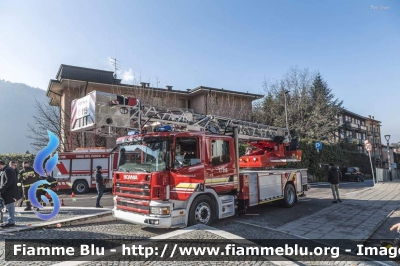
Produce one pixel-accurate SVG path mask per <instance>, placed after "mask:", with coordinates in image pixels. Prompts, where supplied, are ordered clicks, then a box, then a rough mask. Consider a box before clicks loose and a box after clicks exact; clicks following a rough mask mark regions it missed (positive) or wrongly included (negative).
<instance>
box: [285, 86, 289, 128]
mask: <svg viewBox="0 0 400 266" xmlns="http://www.w3.org/2000/svg"><path fill="white" fill-rule="evenodd" d="M289 92H290V91H285V93H284V96H285V115H286V130H288V131H289V125H288V121H287V106H286V94H288V93H289Z"/></svg>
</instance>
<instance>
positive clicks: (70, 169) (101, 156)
mask: <svg viewBox="0 0 400 266" xmlns="http://www.w3.org/2000/svg"><path fill="white" fill-rule="evenodd" d="M58 158H59V160H58V163H57V165H56V167H55V168H54V170H53V173H52V176H53V177H54V178H56V179H57V188H58V189H59V190H70V189H72V191H73V192H74V193H75V194H84V193H87V192H88V191H89V189H90V188H96V178H95V177H96V174H95V171H96V166H98V165H100V166H101V167H102V168H103V177H104V179H107V183H106V188H112V173H113V170H114V169H116V167H117V159H118V151H117V153H111V149H106V148H104V147H92V148H91V147H88V148H78V149H76V150H74V151H72V152H60V153H59V154H58Z"/></svg>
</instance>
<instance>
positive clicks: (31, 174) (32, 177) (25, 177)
mask: <svg viewBox="0 0 400 266" xmlns="http://www.w3.org/2000/svg"><path fill="white" fill-rule="evenodd" d="M22 165H23V167H24V169H22V170H21V171H20V172H19V176H20V180H21V181H22V188H23V190H24V201H25V202H26V208H25V209H24V211H31V210H32V204H31V201H30V200H29V198H28V190H29V188H30V187H31V186H32V185H33V183H36V182H37V181H39V180H40V178H39V175H38V174H37V173H35V170H34V169H33V168H32V167H30V166H29V162H23V164H22Z"/></svg>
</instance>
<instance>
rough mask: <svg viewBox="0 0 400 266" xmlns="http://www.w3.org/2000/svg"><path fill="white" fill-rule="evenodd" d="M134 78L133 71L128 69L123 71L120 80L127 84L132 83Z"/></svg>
mask: <svg viewBox="0 0 400 266" xmlns="http://www.w3.org/2000/svg"><path fill="white" fill-rule="evenodd" d="M134 78H135V76H134V74H133V70H132V69H129V70H128V71H125V72H124V74H122V80H123V81H126V82H129V81H133V79H134Z"/></svg>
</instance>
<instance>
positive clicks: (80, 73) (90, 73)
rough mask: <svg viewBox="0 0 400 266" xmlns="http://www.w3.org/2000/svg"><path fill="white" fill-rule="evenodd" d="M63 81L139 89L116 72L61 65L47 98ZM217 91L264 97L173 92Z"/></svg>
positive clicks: (50, 83)
mask: <svg viewBox="0 0 400 266" xmlns="http://www.w3.org/2000/svg"><path fill="white" fill-rule="evenodd" d="M62 79H68V80H77V81H85V82H94V83H100V84H110V85H113V84H117V85H121V86H129V87H132V86H133V87H138V86H136V85H129V84H121V80H120V79H115V78H114V72H113V71H107V70H99V69H92V68H85V67H77V66H71V65H65V64H61V65H60V68H59V69H58V72H57V75H56V79H55V80H54V79H51V80H50V82H49V85H48V88H47V96H49V94H50V92H53V91H51V87H52V85H53V84H55V83H60V81H61V80H62ZM147 88H149V89H153V90H160V91H165V89H162V88H153V87H147ZM210 90H211V91H215V92H218V93H227V94H237V95H240V96H243V97H251V98H254V99H261V98H262V97H263V95H261V94H253V93H248V92H239V91H232V90H224V89H217V88H212V87H206V86H199V87H196V88H194V89H188V90H186V91H181V90H172V89H171V91H173V92H175V93H183V94H186V95H188V96H190V95H195V94H198V93H205V92H208V91H210Z"/></svg>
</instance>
